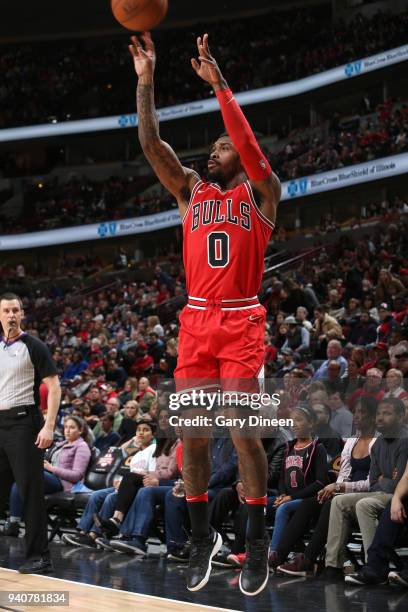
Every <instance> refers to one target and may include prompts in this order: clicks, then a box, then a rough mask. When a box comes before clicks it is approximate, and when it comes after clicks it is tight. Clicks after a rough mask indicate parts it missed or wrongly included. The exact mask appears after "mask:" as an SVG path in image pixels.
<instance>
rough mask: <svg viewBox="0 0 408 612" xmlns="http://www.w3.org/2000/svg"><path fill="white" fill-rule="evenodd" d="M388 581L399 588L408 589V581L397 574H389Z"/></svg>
mask: <svg viewBox="0 0 408 612" xmlns="http://www.w3.org/2000/svg"><path fill="white" fill-rule="evenodd" d="M388 580H389V582H390V583H391V584H397V585H398V586H403V587H405V588H407V587H408V583H407V581H406V580H403V579H402V578H401V576H400V575H399V574H398V573H397V572H390V573H389V574H388Z"/></svg>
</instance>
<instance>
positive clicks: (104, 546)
mask: <svg viewBox="0 0 408 612" xmlns="http://www.w3.org/2000/svg"><path fill="white" fill-rule="evenodd" d="M95 541H96V543H97V545H98V547H99V548H101V549H102V550H109V551H111V552H112V551H113V550H115V549H114V548H112V546H111V545H110V544H106V542H102V541H101V540H100V539H99V538H96V540H95Z"/></svg>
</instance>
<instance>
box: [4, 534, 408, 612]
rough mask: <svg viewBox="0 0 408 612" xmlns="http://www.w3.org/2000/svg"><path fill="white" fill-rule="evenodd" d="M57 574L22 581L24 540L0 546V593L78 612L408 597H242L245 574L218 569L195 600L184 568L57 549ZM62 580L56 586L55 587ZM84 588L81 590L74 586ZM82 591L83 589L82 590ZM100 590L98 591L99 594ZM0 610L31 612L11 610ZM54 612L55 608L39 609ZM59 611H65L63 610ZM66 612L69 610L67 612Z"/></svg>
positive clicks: (382, 611)
mask: <svg viewBox="0 0 408 612" xmlns="http://www.w3.org/2000/svg"><path fill="white" fill-rule="evenodd" d="M51 549H52V556H53V561H54V565H55V573H54V574H53V576H52V577H51V576H50V577H42V576H23V575H21V574H18V573H16V572H14V571H8V570H14V569H15V568H17V567H18V565H19V564H20V563H21V562H22V560H23V540H22V539H19V540H16V539H15V538H7V537H1V538H0V564H1V567H3V568H7V569H4V570H1V569H0V592H1V593H2V592H4V591H6V590H12V591H19V590H36V591H41V590H42V591H44V590H50V591H62V590H64V591H69V595H70V605H69V608H71V609H73V610H100V609H101V607H103V608H104V609H105V610H121V611H122V612H123V611H125V610H127V609H129V610H130V609H134V606H135V605H137V606H138V609H139V610H140V611H141V612H151V611H155V610H160V611H161V612H166V611H171V610H178V611H180V612H183V611H184V610H186V611H187V610H188V611H190V610H191V612H193V611H194V610H197V611H200V610H202V611H203V612H204V611H205V610H208V611H209V612H210V611H211V610H230V611H248V612H266V611H268V612H271V611H273V612H292V611H293V612H295V611H296V612H322V611H324V610H327V611H329V612H352V610H353V609H354V610H363V611H367V612H377V611H378V612H388V611H389V612H403V611H405V610H407V606H408V591H406V590H402V589H398V588H391V587H376V588H372V589H367V588H364V587H351V586H348V585H344V584H341V583H327V582H324V581H323V580H310V579H303V578H298V579H290V578H281V577H279V578H278V577H276V576H272V577H271V578H270V580H269V586H268V588H267V589H266V590H265V591H264V592H263V593H262V594H261V595H260V596H258V597H254V598H250V597H244V596H243V595H241V593H240V592H239V589H238V576H239V572H238V571H234V570H232V571H231V570H224V569H215V570H214V571H213V574H212V576H211V580H210V582H209V584H208V585H207V587H206V588H205V589H204V590H203V591H201V592H200V593H196V594H193V593H189V592H188V591H187V590H186V589H185V586H184V570H185V566H184V565H177V564H173V563H167V562H166V561H165V560H164V559H163V558H158V557H157V556H151V557H149V558H147V559H143V560H141V559H137V558H132V557H128V556H125V555H120V554H116V553H112V552H106V553H103V552H94V551H92V550H87V549H78V548H73V547H68V546H62V545H59V544H51ZM56 579H57V580H56ZM77 583H79V584H78V586H76V584H77ZM79 585H81V586H79ZM98 587H99V588H98ZM1 604H2V605H0V610H30V609H32V608H31V607H30V608H28V607H24V606H17V605H11V604H10V605H8V606H6V604H5V603H4V601H1ZM35 609H36V610H42V609H43V610H51V608H50V607H37V606H36V607H35ZM53 609H59V610H63V609H64V608H62V607H59V606H58V607H57V608H53ZM65 609H66V608H65Z"/></svg>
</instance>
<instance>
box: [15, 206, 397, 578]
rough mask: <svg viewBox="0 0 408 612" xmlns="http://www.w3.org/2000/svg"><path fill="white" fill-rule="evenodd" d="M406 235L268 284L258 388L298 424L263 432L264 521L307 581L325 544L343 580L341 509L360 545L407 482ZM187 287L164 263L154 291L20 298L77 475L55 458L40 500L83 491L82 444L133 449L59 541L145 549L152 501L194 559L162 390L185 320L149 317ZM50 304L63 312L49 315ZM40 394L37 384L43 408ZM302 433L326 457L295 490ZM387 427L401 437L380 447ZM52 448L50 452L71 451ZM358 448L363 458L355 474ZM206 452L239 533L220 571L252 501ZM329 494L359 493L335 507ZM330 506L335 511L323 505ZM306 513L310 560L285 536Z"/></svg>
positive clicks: (125, 287)
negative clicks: (262, 381)
mask: <svg viewBox="0 0 408 612" xmlns="http://www.w3.org/2000/svg"><path fill="white" fill-rule="evenodd" d="M407 230H408V221H407V218H406V216H400V217H399V219H398V220H397V221H396V222H394V223H390V224H389V225H388V226H387V227H386V229H385V230H384V226H383V225H381V226H379V227H378V229H377V231H376V232H374V233H372V234H370V235H367V236H364V237H363V238H362V239H359V240H353V238H352V236H351V235H345V236H343V237H342V238H341V239H340V240H339V241H338V242H337V243H335V244H334V246H331V247H330V248H329V247H327V248H323V247H322V248H321V249H320V251H319V252H318V254H317V255H316V256H315V257H314V258H313V259H311V260H304V261H303V262H302V264H301V266H300V268H298V269H297V270H295V271H293V270H292V271H289V272H285V273H282V274H279V275H275V276H274V277H272V278H271V279H270V280H269V281H268V282H267V283H266V286H265V288H264V291H263V293H262V295H261V301H262V303H263V305H264V306H265V308H266V312H267V323H266V330H265V356H264V361H265V368H266V374H267V389H269V391H279V394H280V405H279V407H278V409H277V415H278V416H279V417H280V418H288V419H293V421H294V424H295V429H294V430H292V429H291V427H290V426H288V427H284V428H278V429H277V430H276V431H274V432H273V436H272V437H271V431H265V434H266V436H265V440H264V443H265V447H266V449H267V452H268V461H269V466H270V483H269V485H268V487H269V488H268V498H269V500H268V524H272V523H273V522H275V528H274V537H273V539H272V544H271V550H270V564H271V566H272V567H273V568H274V569H276V568H277V567H278V566H279V567H280V568H281V569H280V571H283V572H285V571H287V572H288V573H290V572H293V571H297V572H310V571H311V567H312V566H311V563H312V562H313V563H314V561H315V560H316V559H315V558H314V556H316V551H317V552H318V553H321V552H322V549H324V546H325V544H326V543H327V550H326V566H328V568H329V570H330V571H331V570H333V572H332V574H333V576H337V577H338V576H339V575H340V574H341V576H342V575H343V574H342V567H343V561H344V555H345V551H344V550H343V544H344V545H345V543H346V542H345V541H344V536H342V538H341V539H340V540H339V537H338V534H337V532H335V533H332V532H331V531H330V528H329V526H328V517H329V516H330V513H331V512H333V513H335V516H336V524H337V522H339V524H341V525H343V523H342V521H346V524H347V520H348V519H347V517H348V516H355V517H356V518H357V519H358V521H359V522H360V528H361V531H362V535H363V540H364V549H365V550H366V551H367V550H369V547H370V544H371V542H372V540H373V537H374V534H375V526H376V519H375V517H377V516H378V515H379V514H380V512H381V511H382V510H384V512H386V515H385V516H391V515H390V513H391V505H390V504H391V498H392V494H393V493H394V490H395V487H396V485H397V483H398V482H399V480H400V479H402V478H405V479H406V475H405V476H404V477H403V471H404V467H405V465H406V463H407V461H408V445H407V436H406V427H407V425H408V388H407V382H406V378H407V375H408V258H407V253H408V231H407ZM184 292H185V282H184V275H183V272H182V268H181V265H180V262H179V261H177V260H175V261H174V262H173V264H172V265H171V266H170V267H167V266H166V265H162V266H157V267H156V269H155V278H154V280H153V282H151V283H130V282H129V283H124V284H122V285H121V286H120V287H119V288H118V287H116V288H115V289H114V290H103V291H100V292H99V293H95V294H94V295H88V296H86V297H84V298H83V300H82V302H81V303H80V304H79V305H78V306H77V307H75V308H73V307H72V306H71V305H70V302H69V299H70V296H69V294H66V295H64V294H63V293H62V294H61V295H59V296H55V295H53V294H51V293H50V294H48V295H47V294H44V295H43V296H41V297H39V296H38V295H37V296H28V297H25V298H24V305H25V308H26V312H27V321H26V326H25V327H26V330H27V331H28V333H30V334H34V335H38V336H39V337H41V338H42V339H43V340H44V341H45V342H46V343H47V345H48V346H49V347H50V350H51V352H52V354H53V357H54V359H55V361H56V363H57V368H58V372H59V375H60V379H61V382H62V387H63V397H62V405H61V410H60V420H59V438H60V440H61V442H62V443H63V442H64V440H65V443H66V444H70V445H72V444H74V445H75V447H76V448H78V452H79V451H81V452H80V454H78V457H81V461H80V462H79V463H80V469H79V468H78V465H75V466H73V465H71V466H68V465H67V463H66V462H65V460H64V464H63V466H61V464H58V461H57V460H56V459H54V460H53V455H52V454H51V455H50V457H49V458H48V459H47V463H46V464H45V470H46V471H47V472H50V473H51V474H53V476H55V478H54V477H52V478H51V477H48V476H47V481H48V486H49V487H51V489H49V492H52V491H55V490H67V491H68V490H71V488H72V487H73V486H74V487H75V489H74V490H78V491H82V492H83V491H84V490H86V487H85V488H84V485H83V480H84V476H85V472H86V469H87V465H88V462H89V461H92V458H91V453H90V452H89V449H88V450H86V445H85V446H84V444H82V443H79V442H76V439H78V438H79V436H81V434H82V436H83V438H84V439H85V441H86V443H87V444H88V446H90V447H92V448H94V449H96V450H93V451H92V452H93V453H94V454H95V453H96V452H97V451H99V452H100V453H101V454H100V455H99V457H105V456H106V455H109V453H112V452H113V451H112V448H114V449H119V452H120V454H121V456H122V457H123V459H124V460H126V459H128V458H129V455H132V459H131V460H130V469H129V470H128V471H127V472H124V473H122V474H118V476H120V475H121V476H122V480H120V478H117V479H116V481H115V482H116V484H115V486H111V487H108V488H104V489H101V490H98V491H96V492H91V491H89V499H88V503H87V506H86V508H85V509H84V513H83V515H82V518H81V520H80V523H79V525H78V531H79V532H78V534H76V535H75V534H74V535H72V534H66V535H65V536H64V540H65V543H66V544H69V545H75V546H86V547H91V548H95V549H97V547H101V548H103V549H106V548H108V549H109V550H112V551H117V552H122V553H123V552H125V553H131V554H137V555H144V554H145V553H146V551H147V550H148V548H147V546H148V537H149V534H150V528H151V526H152V524H153V523H154V520H155V519H154V512H153V510H154V508H155V507H156V505H157V504H159V505H160V504H161V505H164V508H165V539H166V545H167V554H168V558H169V559H170V560H171V559H175V560H178V561H183V560H186V559H187V557H188V544H187V536H186V532H185V530H184V529H183V525H184V524H185V523H187V529H188V513H187V510H186V502H185V497H184V494H183V486H182V481H181V480H180V478H181V473H180V452H181V451H180V450H177V449H180V448H181V444H182V443H181V442H180V441H179V439H178V435H177V432H176V431H173V429H172V428H171V427H170V426H169V423H168V417H169V414H170V411H169V407H168V405H167V403H166V402H167V396H166V395H165V394H162V393H159V388H160V383H161V382H163V381H171V380H172V376H173V372H174V368H175V366H176V362H177V337H178V319H177V315H178V312H179V311H178V309H176V310H174V316H173V317H172V316H168V313H169V312H170V311H168V310H167V311H166V312H167V316H166V318H165V320H164V319H163V320H161V319H160V317H159V316H158V313H159V312H161V311H160V308H161V306H162V305H163V304H166V303H167V302H168V301H169V300H171V299H175V298H180V297H182V296H183V295H184ZM51 307H52V308H57V309H59V311H60V314H59V315H57V316H56V317H55V318H53V317H51V315H50V312H51ZM178 307H179V306H178ZM178 307H177V308H178ZM45 395H46V393H45V389H44V390H43V395H42V407H43V409H46V397H45ZM396 430H398V436H396ZM160 432H161V434H160ZM163 432H164V436H163ZM295 432H297V440H298V441H299V440H300V442H301V445H305V448H310V449H312V448H313V449H315V450H313V453H312V455H313V457H320V456H322V457H323V456H324V457H325V461H323V462H322V461H321V460H320V459H319V460H318V461H317V460H316V459H313V461H314V463H313V466H312V464H310V465H309V467H310V470H309V472H308V478H307V479H306V480H305V482H304V483H302V484H301V486H300V485H299V487H298V488H299V490H298V491H297V492H296V491H295V490H294V489H293V486H292V485H291V484H288V483H291V482H292V480H291V479H289V478H287V477H286V476H287V474H286V472H287V470H288V467H290V466H289V464H286V463H285V461H284V460H283V459H282V457H283V453H284V448H285V445H286V448H287V452H288V453H289V454H290V452H292V449H293V445H294V444H297V442H294V441H293V440H294V435H295ZM381 433H383V434H384V436H385V435H387V436H393V437H394V438H395V441H394V442H393V443H392V448H391V447H389V448H388V447H387V449H388V450H386V451H385V450H384V449H383V448H382V445H383V442H382V441H381V440H382V437H381V435H380V434H381ZM401 434H402V435H401ZM75 436H76V438H75ZM378 436H379V438H378ZM377 438H378V439H377ZM163 439H164V440H167V442H168V443H167V446H166V445H165V443H164V442H163ZM344 441H346V445H345V446H344V448H343V445H344ZM61 442H57V443H56V444H57V446H56V448H60V446H64V444H61ZM155 442H156V446H154V444H155ZM310 445H311V446H310ZM356 445H358V447H357V446H356ZM354 448H358V449H359V452H360V451H361V453H362V454H359V455H358V456H359V457H360V458H363V459H365V464H364V466H360V467H361V469H360V468H359V469H358V470H357V472H356V473H355V470H356V466H355V464H354V463H353V457H354V455H353V453H354ZM211 449H212V450H211V452H212V473H211V480H210V487H209V490H210V499H211V500H212V506H211V513H212V514H211V516H212V522H213V524H214V525H215V526H217V527H218V528H220V529H222V526H223V524H224V519H225V512H226V510H227V511H228V512H229V511H232V512H233V513H234V514H235V516H236V523H235V527H234V529H235V532H236V539H235V541H232V542H231V541H229V542H228V540H227V539H226V545H228V546H229V548H224V549H223V550H222V551H221V553H220V555H219V559H218V561H219V563H224V564H225V565H227V566H229V565H233V566H237V565H238V566H239V565H242V563H243V559H244V558H245V534H244V532H242V524H243V523H242V516H241V517H240V518H239V516H238V515H240V513H242V512H245V508H244V507H245V504H241V503H240V499H241V498H242V496H243V490H242V484H240V481H239V472H238V468H237V462H236V455H235V452H234V451H233V448H232V446H231V441H230V440H229V439H226V438H219V439H218V438H215V439H214V440H213V441H212V447H211ZM342 449H343V450H342ZM340 452H341V453H342V459H341V465H342V468H341V470H340V473H339V474H338V475H337V480H336V482H333V483H332V484H330V473H331V470H332V467H333V466H332V463H333V460H335V459H336V457H338V455H339V454H340ZM315 453H316V454H315ZM390 453H391V455H390ZM312 455H309V454H308V453H306V455H305V456H307V457H309V458H310V457H311V456H312ZM55 456H56V457H61V453H56V455H55ZM387 457H388V458H387ZM326 459H327V461H326ZM394 459H395V461H394ZM307 460H309V459H307ZM370 461H371V464H370ZM326 466H329V467H326ZM330 466H331V467H330ZM128 467H129V465H128ZM329 468H330V469H329ZM356 474H358V478H357V475H356ZM380 476H381V477H380ZM334 478H336V476H335V477H334ZM56 479H57V480H56ZM119 481H120V482H119ZM357 483H358V484H357ZM292 484H293V483H292ZM334 485H335V486H334ZM337 485H338V487H339V488H336V487H337ZM336 492H337V493H350V494H352V495H353V496H354V497H352V498H351V499H349V496H348V495H345V496H344V497H342V496H341V495H340V496H338V497H335V498H333V495H334V493H336ZM226 495H227V496H229V500H230V501H229V502H228V503H226V502H225V496H226ZM316 495H317V496H318V497H317V501H316ZM321 496H323V498H322V497H321ZM337 499H340V501H336V500H337ZM295 501H296V503H292V502H295ZM323 501H324V502H329V501H330V504H331V507H330V504H329V506H327V505H324V504H323V503H320V502H323ZM343 502H344V504H346V505H345V506H343V505H342V504H343ZM393 503H395V502H393ZM10 504H11V505H10V507H11V508H12V513H11V516H10V518H9V520H8V522H7V523H6V525H5V527H4V530H3V533H4V534H5V535H7V534H8V535H17V534H18V532H19V521H20V519H21V513H22V509H21V500H19V499H18V498H17V497H16V491H15V490H13V492H12V498H11V500H10ZM286 504H289V505H286ZM301 504H302V505H301ZM303 504H306V506H303ZM241 506H242V508H241ZM323 507H324V508H325V510H324V514H322V513H323V509H322V508H323ZM275 511H276V512H275ZM306 511H307V513H306V514H305V512H306ZM13 513H14V514H13ZM387 513H388V514H387ZM237 516H238V518H237ZM305 516H307V517H309V518H312V519H313V520H314V521H315V522H316V521H317V527H316V530H317V531H316V533H317V535H316V536H314V537H316V540H317V541H314V540H313V542H314V544H313V546H312V550H311V551H309V552H308V554H309V553H310V559H309V557H306V559H305V558H303V557H302V558H295V560H294V561H289V562H288V561H287V556H288V554H289V552H290V550H291V549H290V548H289V549H288V544H287V542H291V545H292V544H293V546H295V544H296V542H295V540H296V538H295V535H296V537H297V538H298V539H301V538H302V536H303V534H304V532H305V527H304V526H303V527H302V525H303V522H302V521H303V520H304V517H305ZM370 517H371V518H370ZM136 519H137V520H136ZM238 519H239V520H238ZM381 520H382V518H381ZM384 520H385V519H384ZM320 521H322V524H320ZM239 525H241V527H239ZM319 525H320V527H319ZM318 527H319V528H318ZM342 533H343V532H342ZM344 533H346V530H345V531H344ZM319 534H320V535H319ZM322 534H323V535H322ZM227 535H228V534H224V537H225V538H227ZM289 535H290V538H289ZM234 542H235V543H234ZM339 542H340V544H339ZM293 563H295V567H294V566H293ZM302 575H303V574H302ZM407 584H408V581H407Z"/></svg>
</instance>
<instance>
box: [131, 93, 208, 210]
mask: <svg viewBox="0 0 408 612" xmlns="http://www.w3.org/2000/svg"><path fill="white" fill-rule="evenodd" d="M136 98H137V114H138V133H139V140H140V144H141V146H142V149H143V152H144V154H145V156H146V157H147V159H148V161H149V163H150V165H151V166H152V168H153V170H154V171H155V173H156V175H157V177H158V179H159V181H160V182H161V183H162V185H163V186H164V187H165V188H166V189H168V190H169V191H170V192H171V193H172V194H173V195H174V196H175V197H176V198H177V199H180V200H184V201H188V199H189V197H190V192H191V188H192V186H191V184H193V185H194V183H196V182H197V180H200V177H199V176H198V175H197V174H196V173H194V172H193V171H192V170H189V169H188V168H184V167H183V166H182V165H181V163H180V160H179V159H178V157H177V155H176V154H175V152H174V151H173V149H172V148H171V146H170V145H169V144H168V143H167V142H164V141H163V140H162V139H161V138H160V132H159V122H158V120H157V116H156V109H155V105H154V91H153V83H149V84H144V83H140V82H139V83H138V86H137V94H136Z"/></svg>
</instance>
